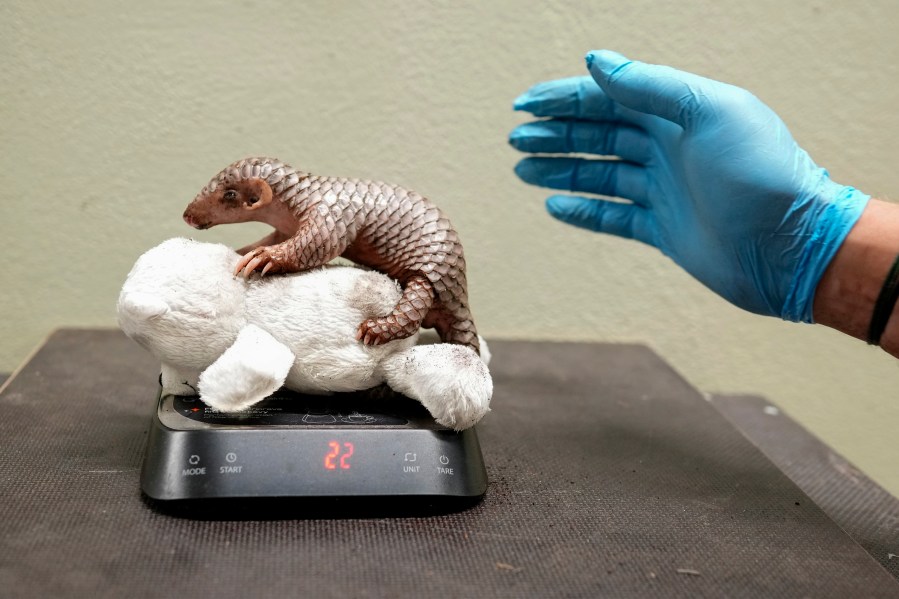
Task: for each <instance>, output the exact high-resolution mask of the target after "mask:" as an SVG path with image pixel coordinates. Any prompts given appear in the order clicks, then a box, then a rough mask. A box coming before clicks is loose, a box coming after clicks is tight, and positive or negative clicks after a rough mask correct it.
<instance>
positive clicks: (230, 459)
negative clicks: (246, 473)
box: [225, 451, 237, 464]
mask: <svg viewBox="0 0 899 599" xmlns="http://www.w3.org/2000/svg"><path fill="white" fill-rule="evenodd" d="M225 461H226V462H228V463H229V464H233V463H234V462H236V461H237V454H236V453H234V452H233V451H231V452H228V454H227V455H226V456H225Z"/></svg>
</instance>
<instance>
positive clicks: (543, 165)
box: [515, 158, 648, 205]
mask: <svg viewBox="0 0 899 599" xmlns="http://www.w3.org/2000/svg"><path fill="white" fill-rule="evenodd" d="M515 174H517V175H518V176H519V177H520V178H521V180H522V181H524V182H525V183H530V184H532V185H540V186H543V187H549V188H550V189H567V190H569V191H586V192H588V193H595V194H598V195H604V196H613V197H618V198H624V199H627V200H631V201H632V202H635V203H637V204H644V205H645V204H646V203H647V202H648V192H647V188H648V185H647V172H646V169H645V168H643V167H642V166H638V165H636V164H632V163H630V162H624V161H622V160H584V159H581V158H525V159H524V160H522V161H521V162H519V163H518V164H516V165H515Z"/></svg>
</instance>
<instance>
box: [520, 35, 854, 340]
mask: <svg viewBox="0 0 899 599" xmlns="http://www.w3.org/2000/svg"><path fill="white" fill-rule="evenodd" d="M587 65H588V69H589V71H590V74H591V75H592V78H590V77H576V78H571V79H561V80H557V81H549V82H545V83H540V84H537V85H535V86H534V87H532V88H531V89H530V90H528V91H527V92H526V93H524V94H523V95H522V96H520V97H519V98H518V99H516V100H515V108H516V110H525V111H528V112H530V113H532V114H534V115H535V116H539V117H552V118H550V119H548V120H541V121H537V122H533V123H528V124H525V125H521V126H519V127H517V128H516V129H515V130H514V131H512V133H511V136H510V138H509V141H510V143H511V144H512V145H513V146H514V147H516V148H517V149H519V150H522V151H525V152H535V153H548V154H567V153H571V152H577V153H585V154H593V155H597V156H603V157H606V158H605V159H600V160H597V159H593V160H591V159H585V158H575V157H533V158H525V159H524V160H522V161H521V162H520V163H518V165H517V166H516V167H515V172H516V173H517V174H518V176H519V177H521V178H522V179H523V180H524V181H526V182H528V183H533V184H535V185H543V186H545V187H551V188H554V189H567V190H572V191H581V192H588V193H594V194H599V195H605V196H613V197H618V198H623V199H625V200H629V202H620V201H618V202H610V201H607V200H601V199H591V198H582V197H571V196H563V195H557V196H552V197H550V198H549V199H548V200H547V202H546V206H547V210H549V212H550V214H552V215H553V216H554V217H556V218H558V219H559V220H562V221H564V222H567V223H570V224H572V225H577V226H579V227H584V228H587V229H592V230H594V231H601V232H603V233H611V234H613V235H619V236H621V237H629V238H634V239H637V240H639V241H642V242H644V243H648V244H650V245H653V246H655V247H657V248H659V249H660V250H661V251H662V252H663V253H664V254H665V255H667V256H669V257H671V258H672V259H673V260H674V261H675V262H676V263H677V264H679V265H681V266H682V267H683V268H684V269H686V270H687V272H689V273H690V274H692V275H693V276H694V277H696V278H697V279H698V280H699V281H701V282H702V283H703V284H705V285H706V286H708V287H709V288H711V289H712V290H713V291H715V292H716V293H718V294H720V295H721V296H723V297H724V298H725V299H727V300H729V301H730V302H732V303H733V304H735V305H737V306H739V307H741V308H745V309H746V310H749V311H751V312H756V313H759V314H768V315H772V316H774V315H777V316H780V317H781V318H784V319H786V320H794V321H804V322H811V321H812V304H813V300H814V294H815V288H816V286H817V285H818V281H819V280H820V278H821V275H822V274H823V273H824V270H825V269H826V268H827V265H828V264H829V263H830V261H831V259H832V258H833V256H834V254H835V253H836V251H837V249H838V248H839V246H840V244H841V243H842V242H843V240H844V239H845V237H846V234H847V233H848V232H849V229H851V228H852V226H853V225H854V224H855V222H856V220H858V217H859V216H860V215H861V213H862V210H864V208H865V205H866V204H867V201H868V196H866V195H864V194H863V193H861V192H859V191H857V190H855V189H853V188H851V187H845V186H842V185H838V184H836V183H834V182H833V181H831V180H830V178H829V177H828V175H827V171H825V170H824V169H821V168H819V167H818V166H816V165H815V163H814V162H812V159H811V158H809V156H808V154H806V153H805V152H804V151H803V150H802V149H801V148H799V146H797V145H796V142H795V141H794V140H793V137H792V136H791V135H790V132H789V131H787V128H786V126H785V125H784V123H783V121H781V120H780V118H778V116H777V115H776V114H774V112H773V111H772V110H771V109H770V108H768V107H767V106H765V105H764V104H763V103H762V102H761V101H760V100H758V99H757V98H756V97H755V96H753V95H752V94H750V93H749V92H747V91H745V90H743V89H740V88H738V87H734V86H732V85H727V84H724V83H720V82H717V81H712V80H710V79H705V78H703V77H699V76H697V75H692V74H690V73H684V72H681V71H677V70H675V69H672V68H669V67H664V66H658V65H650V64H644V63H641V62H634V61H630V60H628V59H626V58H625V57H624V56H621V55H620V54H617V53H615V52H610V51H608V50H600V51H595V52H591V53H589V54H588V55H587ZM597 84H598V85H597ZM610 156H614V157H618V158H620V160H618V159H608V157H610Z"/></svg>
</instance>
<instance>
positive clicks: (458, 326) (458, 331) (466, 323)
mask: <svg viewBox="0 0 899 599" xmlns="http://www.w3.org/2000/svg"><path fill="white" fill-rule="evenodd" d="M429 316H430V317H429V318H428V321H429V322H426V323H425V326H429V325H431V324H433V326H434V329H436V331H437V335H438V336H439V337H440V340H441V341H443V342H444V343H456V344H458V345H467V346H468V347H470V348H471V349H473V350H474V351H475V352H476V353H477V354H478V355H480V353H481V343H480V339H478V333H477V331H476V330H475V327H474V321H473V320H472V319H471V313H470V312H469V311H468V310H467V309H465V308H459V309H457V310H455V311H454V312H437V310H434V311H432V312H431V314H430V315H429Z"/></svg>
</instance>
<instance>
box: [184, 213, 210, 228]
mask: <svg viewBox="0 0 899 599" xmlns="http://www.w3.org/2000/svg"><path fill="white" fill-rule="evenodd" d="M184 222H186V223H187V224H188V225H190V226H191V227H193V228H194V229H208V228H209V223H201V222H197V221H196V220H195V219H194V217H193V215H192V214H191V213H190V209H188V210H185V211H184Z"/></svg>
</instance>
